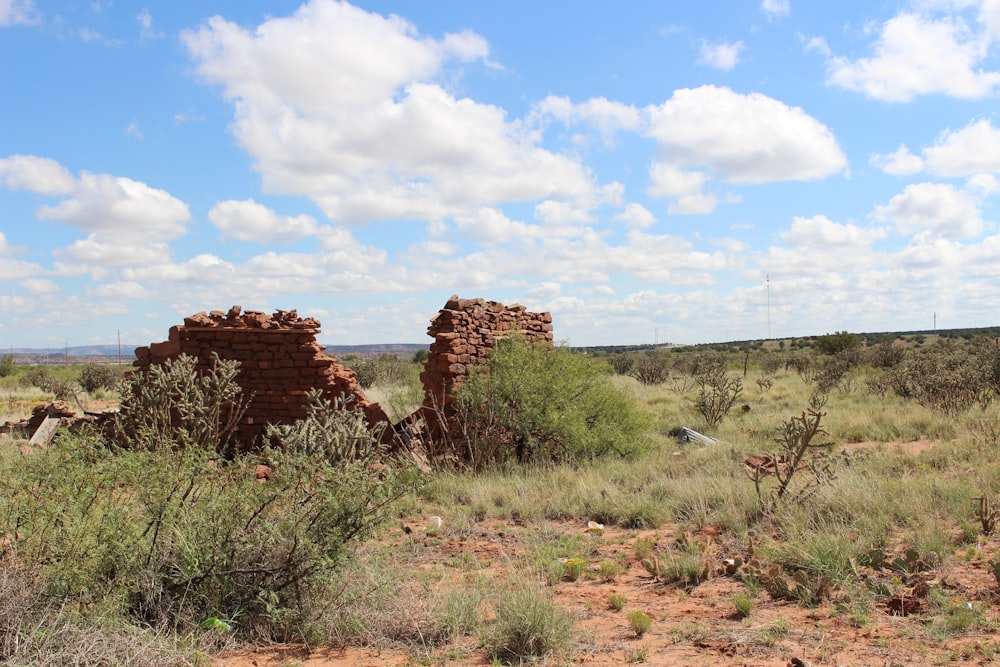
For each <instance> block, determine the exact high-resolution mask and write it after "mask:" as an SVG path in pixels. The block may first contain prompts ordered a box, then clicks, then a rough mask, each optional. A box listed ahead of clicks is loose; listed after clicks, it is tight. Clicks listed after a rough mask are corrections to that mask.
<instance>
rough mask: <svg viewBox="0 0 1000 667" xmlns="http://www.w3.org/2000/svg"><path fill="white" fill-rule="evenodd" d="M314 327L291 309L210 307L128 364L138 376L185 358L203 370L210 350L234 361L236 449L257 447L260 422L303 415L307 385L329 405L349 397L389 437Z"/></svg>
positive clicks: (382, 419) (382, 418)
mask: <svg viewBox="0 0 1000 667" xmlns="http://www.w3.org/2000/svg"><path fill="white" fill-rule="evenodd" d="M319 330H320V323H319V321H317V320H314V319H312V318H300V317H299V316H298V314H297V313H296V311H294V310H292V311H282V310H279V311H276V312H275V313H274V314H273V315H267V314H265V313H262V312H259V311H247V312H246V313H243V312H242V308H240V307H239V306H233V308H232V309H230V310H229V312H228V313H224V312H222V311H217V310H214V311H212V312H211V313H208V314H206V313H198V314H197V315H192V316H191V317H186V318H184V325H183V326H173V327H171V328H170V332H169V338H168V340H166V341H164V342H162V343H153V344H151V345H150V346H148V347H140V348H137V349H136V351H135V355H136V361H135V362H134V363H133V365H134V366H135V367H136V368H138V369H139V370H140V371H146V370H148V369H149V367H150V365H152V364H162V363H163V362H164V361H166V360H167V359H172V358H175V357H178V356H180V355H182V354H186V355H188V356H191V357H194V358H196V359H197V360H198V362H197V363H198V368H199V369H200V370H204V369H207V368H208V367H209V365H210V363H211V359H212V353H213V352H215V353H217V354H218V355H219V357H220V358H222V359H235V360H236V361H238V362H240V375H239V379H238V382H239V385H240V387H242V388H243V398H244V400H248V401H249V402H248V405H247V408H246V412H245V413H244V415H243V417H242V419H241V420H240V422H239V425H238V426H237V431H236V438H237V441H238V442H239V443H240V447H241V448H243V449H247V448H253V447H256V446H257V445H258V444H259V442H260V437H261V435H262V434H263V433H264V429H265V426H266V425H267V424H269V423H270V424H291V423H293V422H295V421H296V420H298V419H301V418H302V417H304V416H305V414H306V406H307V400H306V392H308V391H309V390H310V389H313V388H317V389H320V390H321V391H322V392H323V397H324V398H326V399H329V400H333V399H335V398H349V399H350V400H351V403H350V405H351V408H352V409H360V410H363V411H364V413H365V416H366V418H367V420H368V423H369V424H371V425H372V426H373V427H374V426H375V425H376V424H380V423H384V424H386V426H387V428H386V429H385V434H386V435H387V436H388V435H390V434H391V432H392V429H391V428H388V426H390V424H389V418H388V417H387V416H386V414H385V412H384V411H383V410H382V408H381V407H380V406H379V404H378V403H371V402H370V401H368V399H367V398H366V397H365V395H364V392H363V391H362V390H361V387H360V386H359V385H358V383H357V381H356V379H355V375H354V371H352V370H350V369H349V368H347V367H345V366H342V365H340V364H338V363H337V361H336V360H335V359H334V358H333V357H330V356H327V355H326V354H324V353H323V349H324V348H323V347H322V346H321V345H319V344H318V343H317V342H316V334H317V333H319Z"/></svg>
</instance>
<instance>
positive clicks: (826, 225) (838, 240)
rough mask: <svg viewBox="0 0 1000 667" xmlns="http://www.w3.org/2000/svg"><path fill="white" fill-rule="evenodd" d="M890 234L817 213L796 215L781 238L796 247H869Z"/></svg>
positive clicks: (881, 229) (883, 230)
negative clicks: (809, 215)
mask: <svg viewBox="0 0 1000 667" xmlns="http://www.w3.org/2000/svg"><path fill="white" fill-rule="evenodd" d="M888 235H889V231H888V230H887V229H885V228H882V227H872V228H866V227H859V226H858V225H855V224H851V223H847V224H842V223H839V222H834V221H833V220H830V219H829V218H828V217H826V216H825V215H816V216H813V217H811V218H803V217H796V218H795V219H794V220H793V222H792V226H791V228H790V229H788V230H787V231H784V232H782V233H781V238H782V240H784V241H785V243H787V244H788V245H790V246H794V247H796V248H837V247H843V246H851V247H868V246H870V245H871V244H872V243H873V242H875V241H878V240H880V239H884V238H885V237H886V236H888Z"/></svg>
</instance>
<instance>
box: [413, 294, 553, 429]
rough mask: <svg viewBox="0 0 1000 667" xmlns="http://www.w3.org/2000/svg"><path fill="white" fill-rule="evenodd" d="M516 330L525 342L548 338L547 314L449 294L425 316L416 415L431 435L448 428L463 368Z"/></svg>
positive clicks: (549, 322)
mask: <svg viewBox="0 0 1000 667" xmlns="http://www.w3.org/2000/svg"><path fill="white" fill-rule="evenodd" d="M514 334H516V335H518V336H521V337H522V338H524V339H525V340H526V341H528V342H547V343H552V340H553V337H552V315H551V313H532V312H529V311H528V310H527V309H525V307H524V306H522V305H519V304H515V305H512V306H505V305H504V304H502V303H498V302H496V301H485V300H483V299H460V298H458V295H453V296H452V297H451V298H450V299H448V302H447V303H446V304H445V306H444V308H443V309H441V310H440V311H438V314H437V315H435V316H434V317H433V318H432V319H431V323H430V326H429V327H428V328H427V335H428V336H430V337H432V338H433V339H434V342H433V343H431V347H430V353H429V354H428V357H427V363H426V364H425V365H424V372H423V373H421V375H420V380H421V382H422V383H423V386H424V402H423V405H422V407H421V409H420V413H421V415H422V416H423V417H424V419H425V420H426V421H427V422H428V425H429V426H430V428H431V431H432V434H431V435H432V437H440V436H441V435H444V434H443V433H442V431H441V429H444V430H445V431H451V432H454V431H455V429H454V428H453V427H454V426H455V425H454V424H452V423H451V422H452V420H453V419H454V410H453V408H452V402H453V401H454V398H455V392H456V391H457V390H458V388H459V387H460V386H461V385H462V383H463V382H464V381H465V379H466V378H468V376H469V371H470V370H471V369H472V367H474V366H475V365H477V364H480V363H482V362H483V361H485V360H486V358H487V357H489V355H490V352H492V351H493V347H494V345H495V344H496V342H497V340H499V339H501V338H503V337H504V336H510V335H514Z"/></svg>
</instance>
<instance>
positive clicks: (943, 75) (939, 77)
mask: <svg viewBox="0 0 1000 667" xmlns="http://www.w3.org/2000/svg"><path fill="white" fill-rule="evenodd" d="M987 47H988V42H984V36H983V35H982V34H980V33H979V32H977V31H976V30H975V29H974V28H972V27H970V26H969V25H968V24H967V23H966V21H964V20H963V18H962V17H961V16H959V15H945V16H934V15H928V14H922V13H913V12H907V11H903V12H900V13H899V14H897V15H896V16H894V17H892V18H891V19H889V20H888V21H886V22H885V23H883V24H882V25H881V26H880V28H879V31H878V38H877V40H876V41H875V43H874V44H873V45H872V51H873V54H872V55H871V56H870V57H863V58H857V59H850V58H846V57H843V56H838V57H834V58H832V59H831V60H830V61H829V62H828V66H829V77H828V80H827V81H828V83H830V84H831V85H835V86H839V87H841V88H845V89H847V90H852V91H856V92H859V93H863V94H865V95H867V96H868V97H872V98H875V99H879V100H885V101H888V102H908V101H910V100H912V99H913V98H914V97H916V96H918V95H928V94H933V93H939V94H944V95H949V96H952V97H958V98H964V99H979V98H983V97H986V96H988V95H992V94H994V93H995V92H996V91H997V90H998V88H1000V72H997V71H991V70H986V69H983V66H982V65H983V61H984V60H985V58H986V56H987V55H988V53H989V50H988V48H987Z"/></svg>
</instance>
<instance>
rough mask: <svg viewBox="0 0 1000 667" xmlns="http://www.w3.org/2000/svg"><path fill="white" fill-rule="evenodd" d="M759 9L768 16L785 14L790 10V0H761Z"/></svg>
mask: <svg viewBox="0 0 1000 667" xmlns="http://www.w3.org/2000/svg"><path fill="white" fill-rule="evenodd" d="M760 10H761V11H762V12H764V13H765V14H767V15H768V16H787V15H788V14H790V13H791V11H792V3H791V0H762V2H761V3H760Z"/></svg>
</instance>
